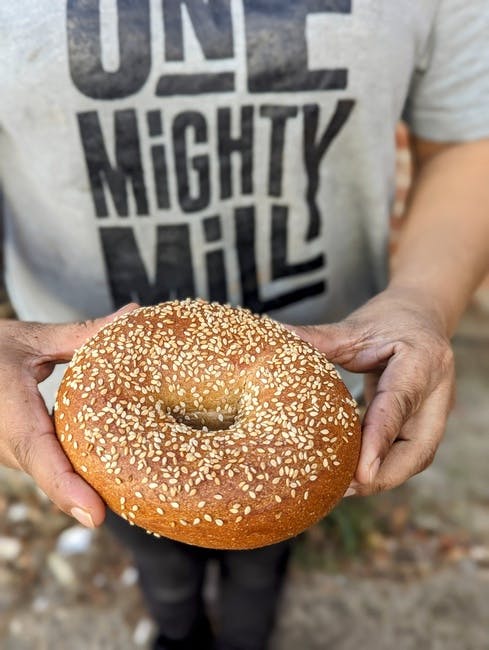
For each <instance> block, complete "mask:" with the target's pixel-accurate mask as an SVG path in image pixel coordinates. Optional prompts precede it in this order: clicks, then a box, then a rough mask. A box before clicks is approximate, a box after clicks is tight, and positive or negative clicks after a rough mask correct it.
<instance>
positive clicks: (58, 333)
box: [45, 302, 139, 361]
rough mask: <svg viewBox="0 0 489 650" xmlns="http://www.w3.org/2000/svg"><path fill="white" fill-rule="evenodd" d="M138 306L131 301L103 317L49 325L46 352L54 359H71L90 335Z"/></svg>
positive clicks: (46, 336) (93, 334) (47, 327)
mask: <svg viewBox="0 0 489 650" xmlns="http://www.w3.org/2000/svg"><path fill="white" fill-rule="evenodd" d="M138 307H139V305H138V304H137V303H134V302H131V303H129V304H128V305H125V306H124V307H121V309H119V310H118V311H116V312H114V313H112V314H109V315H107V316H103V317H102V318H96V319H94V320H86V321H80V322H78V323H62V324H56V325H48V326H46V330H45V343H46V349H45V352H46V353H47V354H48V355H49V356H50V357H51V358H52V359H53V360H56V361H69V360H70V359H71V357H72V356H73V353H74V351H75V350H76V349H77V348H79V347H80V346H82V345H83V344H84V343H85V342H86V341H87V340H88V339H89V338H90V337H92V336H95V334H96V333H97V332H98V331H99V330H100V329H101V328H102V327H104V325H108V324H109V323H111V322H112V321H114V320H116V319H117V318H120V317H122V316H124V315H126V314H128V313H130V312H131V311H133V310H134V309H137V308H138Z"/></svg>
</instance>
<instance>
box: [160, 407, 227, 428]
mask: <svg viewBox="0 0 489 650" xmlns="http://www.w3.org/2000/svg"><path fill="white" fill-rule="evenodd" d="M172 415H173V417H174V418H175V420H176V421H177V422H179V423H180V424H185V425H186V426H187V427H190V428H191V429H195V430H196V431H202V430H203V428H204V427H206V428H207V430H208V431H219V430H223V429H229V428H230V427H231V426H232V425H233V424H234V423H235V421H236V415H235V414H234V413H221V412H218V411H200V412H199V411H193V412H192V413H185V414H183V413H172Z"/></svg>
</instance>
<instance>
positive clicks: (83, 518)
mask: <svg viewBox="0 0 489 650" xmlns="http://www.w3.org/2000/svg"><path fill="white" fill-rule="evenodd" d="M70 512H71V515H72V517H74V518H75V519H77V520H78V521H79V522H80V524H82V525H83V526H86V527H87V528H95V524H94V523H93V519H92V515H91V514H90V513H89V512H87V511H86V510H83V508H78V507H75V508H72V509H71V511H70Z"/></svg>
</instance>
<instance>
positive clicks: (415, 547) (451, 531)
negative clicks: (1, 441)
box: [0, 310, 489, 650]
mask: <svg viewBox="0 0 489 650" xmlns="http://www.w3.org/2000/svg"><path fill="white" fill-rule="evenodd" d="M455 346H456V354H457V368H458V377H459V380H458V381H459V383H458V386H459V388H458V400H457V404H456V407H455V409H454V412H453V414H452V416H451V418H450V423H449V426H448V430H447V434H446V437H445V441H444V443H443V445H442V447H441V449H440V451H439V453H438V455H437V458H436V461H435V463H434V464H433V466H432V467H431V468H429V469H428V470H427V471H426V472H424V473H423V474H422V475H420V476H419V477H416V478H415V479H413V480H412V481H410V482H409V484H408V485H407V486H404V487H403V488H401V489H399V490H396V491H394V492H392V493H390V494H387V495H382V496H380V497H377V498H375V499H373V500H369V502H368V503H369V505H368V512H369V513H370V514H369V517H370V519H369V522H368V526H366V524H365V521H364V520H363V519H362V520H361V522H360V523H361V525H362V526H363V528H366V530H363V529H362V530H363V532H362V534H361V539H360V541H358V540H355V539H354V541H355V543H357V550H358V552H357V553H355V554H353V555H352V554H350V555H348V554H345V553H343V552H342V551H341V548H340V549H339V550H338V544H336V546H334V548H333V550H336V551H338V558H337V560H336V559H335V558H334V557H333V560H332V559H331V558H332V552H331V551H332V547H331V545H330V540H329V537H328V533H327V531H326V529H325V528H324V527H317V528H315V529H313V530H312V531H311V532H310V533H309V534H308V535H307V537H306V539H305V541H304V542H303V544H302V546H301V548H300V552H299V553H298V557H297V559H296V561H295V563H294V566H293V569H292V571H291V575H290V579H289V584H288V587H287V591H286V594H285V598H284V602H283V607H282V610H281V615H280V620H279V624H278V629H277V634H276V637H275V640H274V650H297V648H301V650H328V649H333V648H334V650H350V649H351V650H353V649H354V650H357V649H358V648H359V647H361V648H362V650H374V649H375V650H392V648H394V647H395V648H396V650H411V649H413V650H414V649H416V650H425V649H427V650H488V649H489V485H488V478H487V465H488V458H489V426H488V424H487V422H488V416H489V400H488V399H487V395H488V393H489V390H488V389H489V317H488V316H487V315H484V314H483V313H478V312H476V311H474V310H473V311H472V312H471V313H470V314H468V315H467V317H466V318H465V320H464V322H463V324H462V327H461V329H460V331H459V333H458V335H457V337H456V340H455ZM358 503H359V501H358V500H357V507H358ZM346 507H347V508H350V510H348V509H347V510H346V511H345V512H346V514H347V516H348V513H350V514H351V513H352V512H354V510H352V509H351V508H352V507H353V508H355V505H353V506H351V505H350V506H346ZM363 508H364V506H363V505H361V506H360V510H361V512H363V510H362V509H363ZM365 512H367V508H366V506H365ZM372 513H373V514H372ZM355 516H356V517H358V513H357V514H356V515H355ZM362 517H364V518H365V515H362ZM356 525H357V524H356ZM357 527H358V526H357ZM339 539H340V543H341V541H342V540H343V541H344V542H345V544H346V543H347V542H348V539H347V538H346V537H341V535H340V537H339ZM350 543H351V540H350ZM333 556H334V554H333ZM136 580H137V575H136V572H135V571H134V569H133V568H132V566H131V563H130V561H129V558H128V557H127V556H126V555H125V553H124V552H123V550H122V549H120V548H119V547H118V546H117V544H115V542H114V541H113V540H112V539H110V538H109V536H108V535H107V533H106V532H105V531H96V532H95V533H92V534H90V532H87V531H85V530H84V529H82V528H80V527H79V526H74V525H73V522H72V521H71V520H69V519H68V518H67V517H65V516H64V515H62V514H60V513H59V512H58V511H57V510H56V509H55V508H54V507H53V506H52V505H51V504H50V503H49V502H47V500H46V499H45V498H44V497H43V495H42V494H40V493H39V491H37V490H36V489H35V487H34V486H33V485H32V483H31V482H30V480H29V479H28V478H26V477H24V476H23V475H21V474H19V473H17V472H12V471H9V470H0V647H1V648H5V649H6V650H24V649H25V650H27V649H28V650H58V649H59V650H65V649H66V650H82V649H83V650H88V649H93V650H100V649H102V648H103V649H104V650H116V649H117V650H137V649H138V648H143V649H144V648H147V647H148V644H149V642H150V639H151V635H152V634H153V629H152V626H151V622H150V620H149V618H148V615H147V613H146V611H145V609H144V606H143V604H142V602H141V598H140V594H139V591H138V589H137V586H136ZM214 593H215V587H214V583H213V581H212V580H211V581H210V583H209V587H208V597H209V598H210V599H211V600H212V598H213V597H214Z"/></svg>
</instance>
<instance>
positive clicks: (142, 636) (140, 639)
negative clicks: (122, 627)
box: [132, 618, 154, 646]
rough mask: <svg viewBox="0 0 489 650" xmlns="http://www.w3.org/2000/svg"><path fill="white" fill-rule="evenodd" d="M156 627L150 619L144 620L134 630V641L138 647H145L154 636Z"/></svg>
mask: <svg viewBox="0 0 489 650" xmlns="http://www.w3.org/2000/svg"><path fill="white" fill-rule="evenodd" d="M153 630H154V625H153V623H152V621H150V620H149V619H148V618H142V619H141V620H140V621H138V623H137V625H136V627H135V628H134V634H133V636H132V640H133V641H134V644H135V645H137V646H145V645H147V643H148V642H149V640H150V638H151V635H152V634H153Z"/></svg>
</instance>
